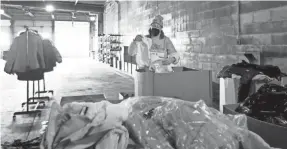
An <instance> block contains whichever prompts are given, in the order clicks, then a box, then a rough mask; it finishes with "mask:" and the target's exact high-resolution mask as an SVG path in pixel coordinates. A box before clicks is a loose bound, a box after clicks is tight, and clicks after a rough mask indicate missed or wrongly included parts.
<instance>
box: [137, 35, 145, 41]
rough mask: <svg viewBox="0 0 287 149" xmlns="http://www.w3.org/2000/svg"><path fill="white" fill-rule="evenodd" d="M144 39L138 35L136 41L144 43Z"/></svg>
mask: <svg viewBox="0 0 287 149" xmlns="http://www.w3.org/2000/svg"><path fill="white" fill-rule="evenodd" d="M142 39H143V36H142V35H137V36H136V38H135V41H142Z"/></svg>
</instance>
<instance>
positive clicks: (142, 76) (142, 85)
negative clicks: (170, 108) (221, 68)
mask: <svg viewBox="0 0 287 149" xmlns="http://www.w3.org/2000/svg"><path fill="white" fill-rule="evenodd" d="M211 75H212V74H211V71H208V70H200V71H198V70H194V69H188V68H181V69H180V68H177V69H176V71H174V72H171V73H154V72H151V71H147V70H137V74H136V75H135V96H164V97H172V98H179V99H182V100H187V101H198V100H200V99H202V100H204V101H205V103H206V104H207V105H212V76H211Z"/></svg>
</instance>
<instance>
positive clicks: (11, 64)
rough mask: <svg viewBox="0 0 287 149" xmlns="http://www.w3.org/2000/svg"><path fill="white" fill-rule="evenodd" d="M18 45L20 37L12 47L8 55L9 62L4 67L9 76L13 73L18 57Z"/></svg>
mask: <svg viewBox="0 0 287 149" xmlns="http://www.w3.org/2000/svg"><path fill="white" fill-rule="evenodd" d="M17 43H18V37H16V38H15V39H14V41H13V42H12V44H11V46H10V50H9V51H8V53H7V61H6V64H5V67H4V71H5V72H6V73H8V74H12V73H13V72H12V70H13V67H14V63H15V60H16V57H17Z"/></svg>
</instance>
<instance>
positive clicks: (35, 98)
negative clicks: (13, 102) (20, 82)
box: [22, 80, 50, 107]
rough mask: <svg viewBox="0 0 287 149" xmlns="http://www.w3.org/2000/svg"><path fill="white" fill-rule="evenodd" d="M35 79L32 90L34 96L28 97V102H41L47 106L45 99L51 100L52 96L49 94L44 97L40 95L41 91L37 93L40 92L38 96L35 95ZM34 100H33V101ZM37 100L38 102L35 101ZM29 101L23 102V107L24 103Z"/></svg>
mask: <svg viewBox="0 0 287 149" xmlns="http://www.w3.org/2000/svg"><path fill="white" fill-rule="evenodd" d="M37 81H38V90H40V82H39V81H40V80H37ZM35 94H36V92H35V81H34V80H33V91H32V97H31V98H29V97H28V102H29V104H30V103H31V104H37V103H38V102H39V103H41V104H42V105H43V106H45V101H44V100H47V101H49V100H50V97H49V96H44V97H40V93H37V94H38V97H35ZM31 100H32V102H31ZM35 100H37V102H35ZM26 103H27V102H23V103H22V107H24V105H25V104H26Z"/></svg>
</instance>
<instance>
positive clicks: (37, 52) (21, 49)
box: [4, 29, 62, 80]
mask: <svg viewBox="0 0 287 149" xmlns="http://www.w3.org/2000/svg"><path fill="white" fill-rule="evenodd" d="M6 61H7V62H6V64H5V68H4V71H5V72H6V73H7V74H15V73H16V74H17V75H18V80H40V79H42V78H43V73H44V72H51V71H53V69H54V67H55V66H56V63H61V62H62V57H61V55H60V53H59V51H58V50H57V48H56V47H55V46H54V45H53V43H52V42H51V41H50V40H49V39H43V38H42V37H41V35H39V34H38V33H37V31H34V30H30V29H27V30H26V31H24V32H22V33H21V34H20V35H19V36H17V37H16V38H15V39H14V41H13V43H12V45H11V47H10V50H9V51H8V53H7V60H6Z"/></svg>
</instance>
